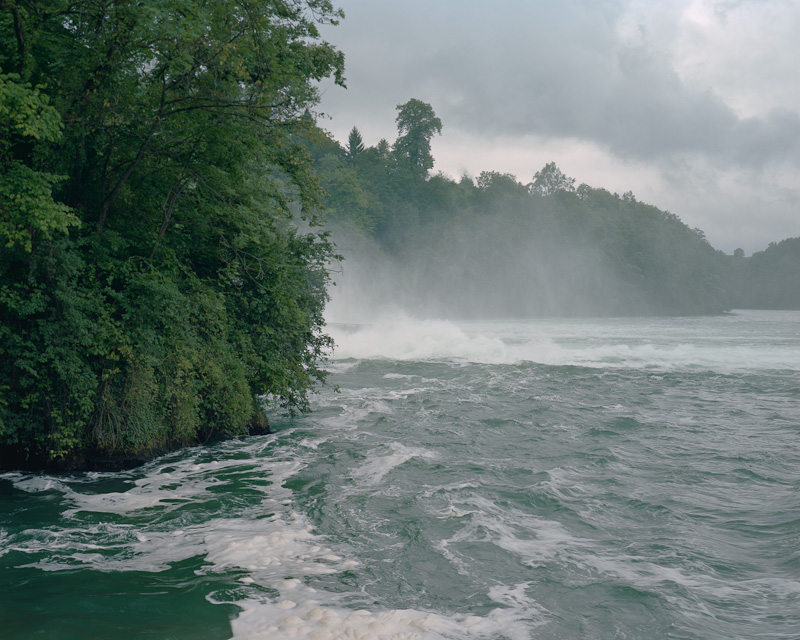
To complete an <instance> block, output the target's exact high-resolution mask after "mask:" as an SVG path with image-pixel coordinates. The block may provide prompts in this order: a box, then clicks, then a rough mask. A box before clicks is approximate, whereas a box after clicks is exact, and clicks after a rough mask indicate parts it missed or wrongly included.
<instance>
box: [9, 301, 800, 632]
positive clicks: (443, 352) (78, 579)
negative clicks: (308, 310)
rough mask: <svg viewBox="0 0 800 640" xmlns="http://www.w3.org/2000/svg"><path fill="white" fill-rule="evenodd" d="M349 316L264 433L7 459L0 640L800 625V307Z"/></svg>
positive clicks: (792, 628) (786, 628)
mask: <svg viewBox="0 0 800 640" xmlns="http://www.w3.org/2000/svg"><path fill="white" fill-rule="evenodd" d="M331 331H332V332H333V334H334V336H335V338H336V339H337V343H338V344H339V349H338V350H337V354H336V358H335V359H334V360H333V361H332V363H331V369H332V372H333V373H332V376H331V379H332V380H331V381H332V382H333V383H334V384H337V385H339V386H340V388H341V392H340V393H333V392H332V391H330V390H324V391H323V392H322V393H321V394H320V395H319V396H317V397H316V398H315V401H314V405H315V410H314V413H313V414H311V415H310V416H304V417H302V418H299V419H293V420H289V419H275V420H273V424H274V427H275V433H274V434H273V435H271V436H265V437H260V438H252V439H247V440H241V441H232V442H227V443H223V444H220V445H217V446H214V447H207V448H197V449H192V450H188V451H185V452H181V453H180V454H176V455H172V456H167V457H165V458H161V459H159V460H156V461H154V462H153V463H151V464H149V465H147V466H145V467H143V468H140V469H136V470H133V471H130V472H124V473H120V474H82V475H74V476H58V477H56V476H48V475H40V474H21V473H6V474H3V475H0V516H1V519H0V594H2V597H0V623H1V624H0V630H1V631H0V637H2V638H9V639H16V638H37V637H40V638H54V639H65V640H66V639H72V638H76V639H77V638H153V639H156V638H159V639H161V638H164V639H166V638H187V639H188V638H208V639H216V638H232V637H234V638H237V639H240V638H270V639H282V638H303V639H305V638H309V639H316V640H334V639H337V638H342V639H345V638H347V639H350V640H358V639H362V638H363V639H365V640H367V639H389V638H392V639H394V640H412V639H413V638H420V639H422V638H434V639H438V638H457V639H458V638H498V639H499V638H509V639H512V640H517V639H523V638H565V639H566V638H642V639H647V638H686V639H723V638H724V639H730V638H773V639H774V638H782V639H790V638H798V637H800V631H798V630H800V447H799V446H798V445H799V444H800V442H799V441H800V313H796V312H739V313H736V314H733V315H730V316H723V317H718V318H694V319H630V320H619V319H617V320H580V321H579V320H571V321H525V322H522V321H517V322H493V323H450V322H434V321H427V322H426V321H414V320H410V319H404V320H399V321H393V322H389V323H381V322H376V323H373V324H369V325H333V326H332V327H331Z"/></svg>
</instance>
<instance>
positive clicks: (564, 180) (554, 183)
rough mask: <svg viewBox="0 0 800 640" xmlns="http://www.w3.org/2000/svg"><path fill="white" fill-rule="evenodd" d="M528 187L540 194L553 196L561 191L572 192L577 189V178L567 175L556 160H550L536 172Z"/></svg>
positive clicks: (532, 191)
mask: <svg viewBox="0 0 800 640" xmlns="http://www.w3.org/2000/svg"><path fill="white" fill-rule="evenodd" d="M528 188H529V190H530V192H531V193H535V194H538V195H540V196H551V195H553V194H555V193H558V192H559V191H566V192H568V193H572V192H574V191H575V178H569V177H567V176H565V175H564V174H563V173H562V172H561V169H559V168H558V167H557V166H556V163H555V162H548V163H547V164H546V165H544V167H542V168H541V169H540V170H539V171H537V172H536V174H535V175H534V176H533V182H531V183H530V185H529V186H528Z"/></svg>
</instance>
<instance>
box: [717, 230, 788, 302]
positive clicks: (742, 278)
mask: <svg viewBox="0 0 800 640" xmlns="http://www.w3.org/2000/svg"><path fill="white" fill-rule="evenodd" d="M726 267H727V269H726V271H727V273H728V274H729V277H728V281H727V282H728V293H727V298H728V300H729V302H730V305H731V306H732V307H734V308H736V309H800V238H787V239H786V240H782V241H780V242H771V243H770V245H769V246H768V247H767V248H766V249H765V250H764V251H757V252H756V253H754V254H753V255H752V256H750V257H749V258H746V257H744V252H742V251H741V250H739V251H736V252H734V255H733V256H732V257H730V258H729V259H728V261H727V265H726Z"/></svg>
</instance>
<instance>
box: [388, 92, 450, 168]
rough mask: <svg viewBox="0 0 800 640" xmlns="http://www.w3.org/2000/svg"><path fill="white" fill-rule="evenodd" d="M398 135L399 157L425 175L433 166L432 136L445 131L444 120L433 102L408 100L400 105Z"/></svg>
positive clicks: (396, 152) (397, 149) (396, 150)
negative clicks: (436, 110) (438, 114)
mask: <svg viewBox="0 0 800 640" xmlns="http://www.w3.org/2000/svg"><path fill="white" fill-rule="evenodd" d="M397 111H398V113H397V118H396V119H395V122H396V123H397V132H398V137H397V140H396V141H395V143H394V152H395V154H396V155H397V157H398V159H399V161H400V162H401V163H402V164H403V165H405V166H407V167H410V168H411V170H412V172H413V173H414V175H418V176H425V175H426V174H427V172H428V171H429V170H430V169H432V168H433V156H432V155H431V138H433V136H434V135H435V134H437V133H439V134H441V132H442V121H441V120H440V119H439V118H438V117H437V116H436V114H435V113H434V111H433V108H432V107H431V105H429V104H428V103H427V102H423V101H422V100H417V99H416V98H412V99H411V100H409V101H408V102H406V103H405V104H400V105H397Z"/></svg>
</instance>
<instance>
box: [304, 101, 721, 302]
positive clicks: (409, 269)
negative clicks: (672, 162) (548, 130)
mask: <svg viewBox="0 0 800 640" xmlns="http://www.w3.org/2000/svg"><path fill="white" fill-rule="evenodd" d="M399 110H400V112H401V113H400V116H398V125H399V126H398V140H397V141H396V142H395V143H394V145H393V149H394V153H388V144H387V143H385V141H384V142H383V145H382V146H381V145H379V146H378V147H375V148H368V149H365V150H364V151H362V152H360V153H359V154H358V156H357V161H356V162H354V163H351V164H345V163H344V162H343V161H342V160H341V159H340V158H344V157H347V156H348V155H349V154H348V153H347V151H346V150H343V149H341V148H338V150H337V149H332V148H331V146H330V143H331V142H332V141H330V140H328V144H327V145H326V146H325V147H324V149H325V152H324V154H323V153H319V154H315V157H316V158H317V162H316V167H317V170H318V172H319V173H320V175H321V176H322V180H323V183H324V184H325V187H326V190H327V192H328V196H327V198H326V201H325V204H326V207H327V211H328V214H327V215H328V219H329V220H330V221H331V222H332V223H334V224H335V225H337V226H338V227H342V228H343V229H345V230H346V231H347V232H348V233H352V232H353V230H354V229H355V230H356V231H357V232H358V233H360V234H362V235H365V236H367V237H371V238H372V239H373V241H374V243H375V244H376V245H377V247H378V249H379V250H382V251H383V252H385V259H386V260H387V261H388V262H395V263H396V264H397V271H398V273H399V274H401V275H400V277H401V278H403V277H405V278H406V279H407V280H408V282H409V283H415V284H414V285H409V288H410V289H413V290H414V291H415V292H416V294H417V295H418V296H421V297H424V296H426V295H427V296H428V299H425V300H422V301H419V300H417V301H416V302H418V303H419V304H421V305H422V306H423V307H424V308H425V309H426V310H431V309H433V310H435V311H436V312H438V313H450V314H458V315H474V314H478V315H482V316H486V315H495V316H496V315H500V316H527V315H576V314H581V315H586V314H592V315H630V314H636V315H641V314H673V315H674V314H701V313H719V312H721V311H723V310H724V309H725V308H726V306H727V305H726V300H725V298H724V295H723V294H724V291H723V289H724V281H723V272H722V264H721V263H720V260H719V256H718V254H717V252H715V251H714V250H713V248H712V247H711V246H710V245H709V244H708V242H707V241H706V239H705V238H704V237H703V236H702V233H700V232H698V231H696V230H692V229H689V228H688V227H687V226H686V225H685V224H683V223H682V222H681V221H680V220H679V219H678V218H677V216H675V215H673V214H671V213H669V212H665V211H661V210H659V209H657V208H656V207H653V206H650V205H647V204H645V203H641V202H638V201H637V200H636V198H635V196H634V195H633V194H632V193H630V192H628V193H626V194H624V195H623V196H619V195H617V194H611V193H609V192H608V191H605V190H603V189H594V188H592V187H590V186H588V185H581V186H580V187H578V188H577V189H576V188H575V180H574V179H573V178H570V177H568V176H566V175H564V174H563V173H562V171H561V170H560V169H559V168H558V167H557V166H556V164H555V163H553V162H550V163H548V164H546V165H545V166H544V167H543V168H542V169H541V170H540V171H538V172H537V173H536V174H535V176H534V179H533V182H532V183H531V184H528V185H523V184H521V183H520V182H519V181H518V180H517V178H516V177H515V176H513V175H511V174H505V173H500V172H497V171H484V172H482V173H481V174H480V175H479V176H478V177H477V178H476V180H475V181H474V182H473V180H472V179H470V178H469V177H468V176H463V177H462V178H461V180H460V181H459V182H455V181H453V180H452V179H450V178H448V177H447V176H444V175H441V174H440V175H437V176H433V177H430V176H428V175H427V170H428V168H430V166H431V165H432V158H430V157H429V156H426V155H425V153H429V151H430V147H429V142H430V137H431V136H432V135H433V133H434V132H436V131H438V130H440V129H441V123H440V122H439V120H438V118H436V117H435V115H434V114H433V111H432V110H431V109H430V105H426V104H425V103H423V102H421V101H419V100H411V101H409V102H408V103H406V104H405V105H401V106H400V107H399ZM414 140H415V141H416V142H412V141H414ZM412 147H413V148H416V149H421V150H422V151H421V152H420V153H418V154H416V155H415V153H412V152H411V151H408V149H410V148H412ZM414 157H416V158H422V157H426V158H428V160H427V161H426V162H423V163H421V164H420V163H415V162H412V161H411V158H414ZM428 163H429V164H428ZM423 169H424V171H423ZM417 283H424V284H417Z"/></svg>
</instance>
